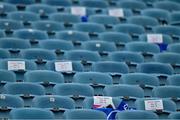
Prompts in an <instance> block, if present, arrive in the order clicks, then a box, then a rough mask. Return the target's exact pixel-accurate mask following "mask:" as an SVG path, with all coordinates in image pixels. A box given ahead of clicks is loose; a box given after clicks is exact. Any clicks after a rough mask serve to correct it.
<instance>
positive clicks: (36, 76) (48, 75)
mask: <svg viewBox="0 0 180 120" xmlns="http://www.w3.org/2000/svg"><path fill="white" fill-rule="evenodd" d="M24 81H25V82H32V83H39V84H41V85H43V86H44V87H45V89H46V93H47V94H52V88H53V86H54V85H56V84H57V83H64V77H63V75H62V74H61V73H57V72H53V71H49V70H33V71H28V72H26V73H25V75H24Z"/></svg>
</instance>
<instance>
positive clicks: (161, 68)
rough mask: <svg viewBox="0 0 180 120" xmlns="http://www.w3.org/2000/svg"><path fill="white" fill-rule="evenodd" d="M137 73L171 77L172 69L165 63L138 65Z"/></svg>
mask: <svg viewBox="0 0 180 120" xmlns="http://www.w3.org/2000/svg"><path fill="white" fill-rule="evenodd" d="M137 72H142V73H149V74H165V75H172V74H173V68H172V67H171V65H169V64H165V63H159V62H148V63H141V64H139V65H138V66H137Z"/></svg>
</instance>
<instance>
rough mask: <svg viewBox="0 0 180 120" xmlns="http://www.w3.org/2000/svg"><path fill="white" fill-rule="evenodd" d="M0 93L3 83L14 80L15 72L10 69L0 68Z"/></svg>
mask: <svg viewBox="0 0 180 120" xmlns="http://www.w3.org/2000/svg"><path fill="white" fill-rule="evenodd" d="M0 75H1V78H0V93H2V91H3V90H2V89H3V87H4V85H5V84H6V83H8V82H16V74H15V73H13V72H12V71H8V70H0Z"/></svg>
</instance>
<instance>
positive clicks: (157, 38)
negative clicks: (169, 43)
mask: <svg viewBox="0 0 180 120" xmlns="http://www.w3.org/2000/svg"><path fill="white" fill-rule="evenodd" d="M147 40H148V43H163V36H162V34H147Z"/></svg>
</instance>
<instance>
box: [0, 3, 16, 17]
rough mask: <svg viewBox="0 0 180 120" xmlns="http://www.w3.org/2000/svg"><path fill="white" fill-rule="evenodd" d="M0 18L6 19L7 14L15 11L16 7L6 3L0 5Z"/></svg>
mask: <svg viewBox="0 0 180 120" xmlns="http://www.w3.org/2000/svg"><path fill="white" fill-rule="evenodd" d="M0 11H1V12H0V18H7V15H8V14H9V12H13V11H17V8H16V6H14V5H12V4H8V3H2V2H1V3H0Z"/></svg>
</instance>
